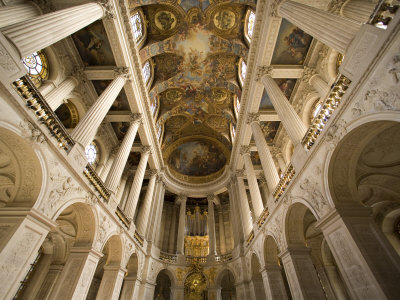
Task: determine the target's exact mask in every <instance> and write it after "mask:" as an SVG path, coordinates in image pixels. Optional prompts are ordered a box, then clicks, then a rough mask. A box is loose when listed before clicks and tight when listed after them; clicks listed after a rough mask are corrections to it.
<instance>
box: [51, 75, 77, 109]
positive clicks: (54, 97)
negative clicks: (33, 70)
mask: <svg viewBox="0 0 400 300" xmlns="http://www.w3.org/2000/svg"><path fill="white" fill-rule="evenodd" d="M77 85H78V81H77V80H76V79H75V78H73V77H68V78H66V79H65V80H64V81H63V82H62V83H61V84H60V85H59V86H58V87H56V88H54V89H53V90H52V91H50V92H49V93H48V94H47V95H46V96H45V97H44V98H45V99H46V102H47V104H48V105H49V106H50V108H51V109H52V110H56V109H57V108H58V107H59V106H60V105H61V104H63V102H64V99H65V98H66V97H68V95H69V94H71V92H72V91H73V90H74V89H75V87H76V86H77Z"/></svg>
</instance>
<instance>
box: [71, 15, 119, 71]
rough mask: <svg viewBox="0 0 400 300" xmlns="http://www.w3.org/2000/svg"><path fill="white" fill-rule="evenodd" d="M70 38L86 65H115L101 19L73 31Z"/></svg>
mask: <svg viewBox="0 0 400 300" xmlns="http://www.w3.org/2000/svg"><path fill="white" fill-rule="evenodd" d="M72 40H73V41H74V43H75V46H76V48H77V49H78V52H79V55H80V56H81V58H82V61H83V62H84V64H85V65H86V66H115V60H114V56H113V53H112V51H111V46H110V42H109V41H108V37H107V33H106V30H105V28H104V26H103V23H102V21H96V22H94V23H93V24H91V25H89V26H87V27H85V28H83V29H81V30H79V31H78V32H76V33H74V34H73V35H72Z"/></svg>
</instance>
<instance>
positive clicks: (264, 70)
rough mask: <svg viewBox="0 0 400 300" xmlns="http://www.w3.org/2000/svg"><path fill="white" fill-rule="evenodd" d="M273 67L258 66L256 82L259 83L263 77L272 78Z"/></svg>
mask: <svg viewBox="0 0 400 300" xmlns="http://www.w3.org/2000/svg"><path fill="white" fill-rule="evenodd" d="M273 70H274V67H272V66H258V67H257V72H256V81H260V80H261V78H262V77H263V76H264V75H269V76H272V71H273Z"/></svg>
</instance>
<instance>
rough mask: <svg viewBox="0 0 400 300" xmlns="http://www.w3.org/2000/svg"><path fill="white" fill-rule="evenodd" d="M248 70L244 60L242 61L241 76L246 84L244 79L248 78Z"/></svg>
mask: <svg viewBox="0 0 400 300" xmlns="http://www.w3.org/2000/svg"><path fill="white" fill-rule="evenodd" d="M246 69H247V66H246V63H245V62H244V60H242V66H241V70H242V72H241V75H242V81H243V82H244V79H245V78H246Z"/></svg>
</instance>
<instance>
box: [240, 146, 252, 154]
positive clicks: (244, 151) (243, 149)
mask: <svg viewBox="0 0 400 300" xmlns="http://www.w3.org/2000/svg"><path fill="white" fill-rule="evenodd" d="M240 154H241V155H247V154H248V155H250V146H241V147H240Z"/></svg>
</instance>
